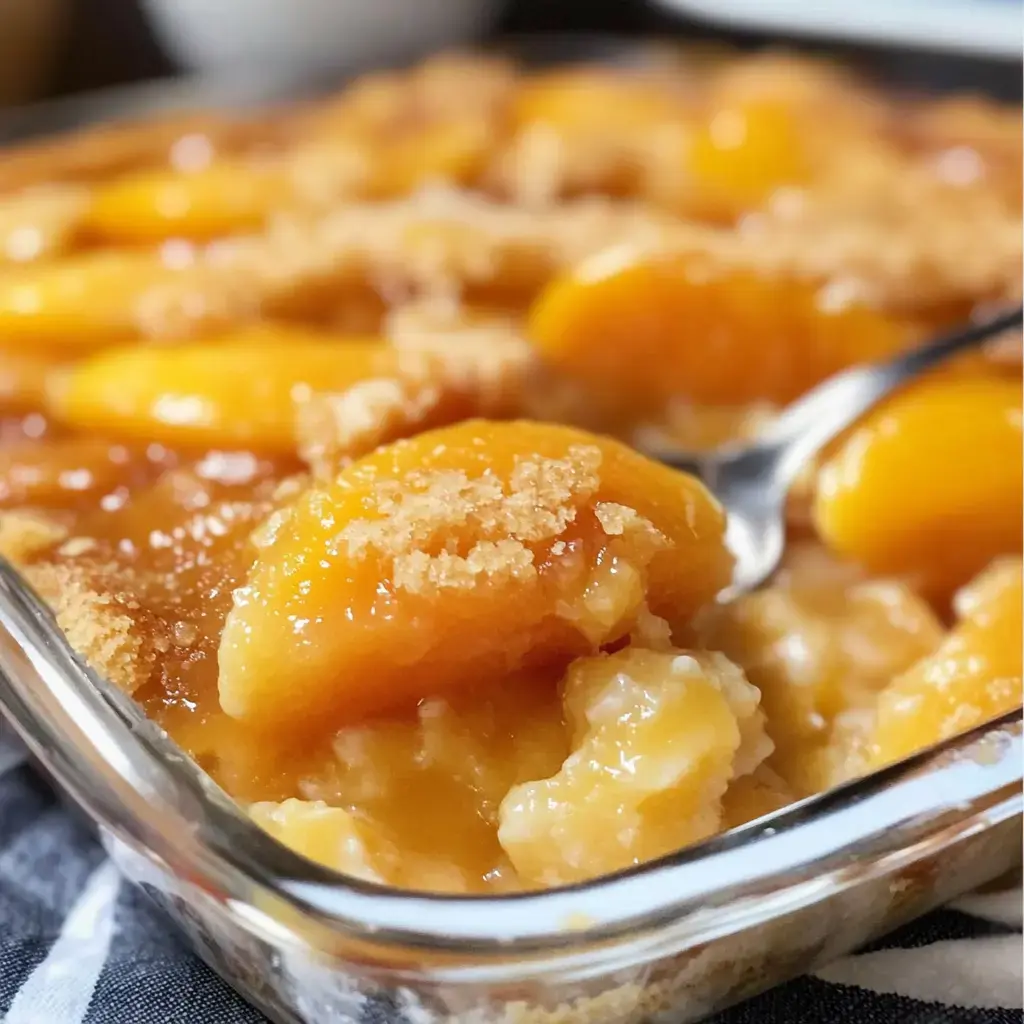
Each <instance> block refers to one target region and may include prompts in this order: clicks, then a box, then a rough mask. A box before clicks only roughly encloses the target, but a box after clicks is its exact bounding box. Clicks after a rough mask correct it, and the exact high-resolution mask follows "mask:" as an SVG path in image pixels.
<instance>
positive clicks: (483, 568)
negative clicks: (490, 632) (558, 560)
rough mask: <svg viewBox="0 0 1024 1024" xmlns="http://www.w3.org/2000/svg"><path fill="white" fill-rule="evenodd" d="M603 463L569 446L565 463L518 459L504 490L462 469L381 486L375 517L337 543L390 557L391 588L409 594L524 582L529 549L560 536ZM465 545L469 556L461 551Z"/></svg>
mask: <svg viewBox="0 0 1024 1024" xmlns="http://www.w3.org/2000/svg"><path fill="white" fill-rule="evenodd" d="M600 464H601V452H600V450H599V449H597V448H594V447H591V446H588V445H574V446H573V447H571V448H570V449H569V451H568V453H567V455H566V457H565V458H562V459H554V458H539V457H538V458H529V459H528V458H523V457H519V458H517V459H516V462H515V465H514V467H513V469H512V472H511V473H510V475H509V480H508V483H507V485H506V484H504V483H503V482H502V481H501V480H500V479H499V478H498V477H497V476H496V475H494V474H493V473H489V472H488V473H485V474H484V475H483V476H480V477H476V478H470V477H469V476H468V475H467V474H466V473H465V472H464V471H462V470H458V471H456V470H421V471H417V472H414V473H410V474H409V475H408V476H407V477H406V478H405V479H404V480H402V481H401V482H398V481H382V482H380V483H377V484H375V485H374V487H373V497H372V505H373V508H374V511H375V512H376V513H377V515H376V516H375V517H373V518H364V519H360V520H356V521H354V522H351V523H349V524H348V525H347V526H346V527H345V528H344V529H343V530H342V531H341V532H340V533H339V534H338V537H337V541H336V543H337V544H338V545H339V546H341V545H344V546H345V547H346V550H347V553H348V556H349V557H350V558H356V559H358V558H365V557H366V556H367V555H368V554H369V552H371V551H376V552H377V553H379V554H381V555H383V556H385V557H386V558H391V559H392V560H393V562H394V581H395V584H396V585H397V586H402V587H405V588H407V589H417V588H418V587H419V586H421V585H424V584H429V585H432V586H435V585H443V586H455V585H466V584H467V583H468V581H470V580H472V579H475V578H477V577H479V576H480V575H481V574H484V575H487V576H488V577H491V578H496V577H497V576H499V575H501V576H502V577H503V578H509V577H514V578H517V579H522V578H525V577H526V576H528V575H531V574H532V573H533V571H534V569H533V557H534V556H533V552H532V551H531V550H530V549H529V548H528V547H527V545H528V544H532V543H538V542H541V541H545V540H550V539H551V538H554V537H557V536H558V535H559V534H560V533H562V531H564V530H565V528H566V527H567V526H568V525H569V524H570V523H571V522H573V521H574V520H575V518H576V513H577V509H578V507H579V505H580V503H582V502H583V501H585V500H586V499H587V498H588V497H590V495H592V494H593V493H594V492H595V491H596V490H597V487H598V484H599V476H598V469H599V467H600ZM462 537H466V538H467V540H466V541H465V542H462V540H461V538H462ZM463 543H465V544H467V545H469V547H468V550H465V551H460V550H459V548H460V547H461V546H462V545H463ZM441 581H443V582H441ZM460 581H461V583H460Z"/></svg>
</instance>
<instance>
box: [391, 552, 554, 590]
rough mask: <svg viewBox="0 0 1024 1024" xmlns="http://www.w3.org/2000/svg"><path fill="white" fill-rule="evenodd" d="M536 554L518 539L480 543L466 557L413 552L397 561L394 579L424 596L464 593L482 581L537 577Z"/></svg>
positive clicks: (402, 586) (502, 581)
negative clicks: (442, 592)
mask: <svg viewBox="0 0 1024 1024" xmlns="http://www.w3.org/2000/svg"><path fill="white" fill-rule="evenodd" d="M533 559H534V555H533V552H532V551H531V550H530V549H529V548H528V547H526V546H525V545H524V544H523V543H522V542H521V541H517V540H498V541H493V540H481V541H477V543H476V544H474V545H473V546H472V547H471V548H470V549H469V553H468V554H467V555H465V556H464V557H463V556H462V555H457V554H453V553H451V552H449V551H440V552H438V553H437V554H436V555H428V554H427V553H426V552H425V551H411V552H410V553H409V554H407V555H398V556H397V557H396V558H395V562H394V569H393V572H392V580H393V582H394V585H395V587H397V588H398V589H399V590H406V591H408V592H409V593H412V594H422V593H426V592H429V591H434V590H446V589H453V590H464V589H468V588H469V587H473V586H476V585H477V584H478V583H479V582H480V581H481V578H486V579H487V580H489V581H491V582H493V583H505V582H507V581H509V580H513V579H514V580H526V579H530V578H531V577H533V576H536V574H537V570H536V567H535V566H534V564H533Z"/></svg>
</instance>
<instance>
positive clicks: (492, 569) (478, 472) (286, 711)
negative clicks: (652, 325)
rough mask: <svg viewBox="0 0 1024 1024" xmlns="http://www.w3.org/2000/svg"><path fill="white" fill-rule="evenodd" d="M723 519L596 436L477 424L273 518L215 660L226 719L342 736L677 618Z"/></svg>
mask: <svg viewBox="0 0 1024 1024" xmlns="http://www.w3.org/2000/svg"><path fill="white" fill-rule="evenodd" d="M723 527H724V518H723V514H722V510H721V508H720V506H718V504H717V503H716V502H715V501H714V499H713V498H712V497H711V496H710V495H709V494H708V492H707V491H706V490H705V489H704V487H703V486H702V485H701V484H700V483H698V482H697V481H696V480H694V479H693V478H691V477H688V476H685V475H683V474H680V473H677V472H675V471H673V470H671V469H668V468H667V467H665V466H662V465H660V464H658V463H655V462H652V461H650V460H648V459H646V458H644V457H643V456H641V455H639V454H637V453H636V452H634V451H632V450H631V449H629V448H627V447H625V446H624V445H621V444H619V443H617V442H615V441H612V440H609V439H607V438H601V437H596V436H594V435H590V434H587V433H585V432H583V431H578V430H573V429H571V428H568V427H561V426H553V425H547V424H539V423H527V422H511V423H492V422H487V421H469V422H465V423H462V424H459V425H457V426H454V427H450V428H446V429H442V430H437V431H432V432H428V433H425V434H420V435H418V436H417V437H415V438H412V439H410V440H407V441H399V442H396V443H394V444H392V445H390V446H388V447H385V448H382V449H379V450H378V451H376V452H374V453H373V454H371V455H368V456H365V457H364V458H362V459H360V460H359V461H357V462H356V463H354V464H353V465H351V466H350V467H349V468H348V469H345V470H343V471H342V472H341V473H340V474H339V475H338V476H337V478H336V479H335V480H334V481H333V482H331V483H330V484H329V485H328V486H326V487H323V488H318V487H314V488H313V489H311V490H309V491H307V492H306V493H305V494H303V495H302V496H301V497H300V498H299V499H298V500H297V501H296V502H295V503H294V505H293V506H292V507H291V508H290V509H287V510H285V511H282V512H281V513H280V514H278V515H275V516H272V517H271V520H270V521H269V522H268V523H267V525H266V528H265V529H264V530H263V531H262V532H261V534H260V535H259V536H258V538H257V542H258V544H259V546H260V552H259V555H258V557H257V560H256V563H255V565H254V566H253V569H252V571H251V573H250V575H249V578H248V581H247V583H246V584H245V586H243V587H241V588H240V589H239V590H237V591H236V593H235V606H234V608H233V609H232V611H231V613H230V614H229V616H228V621H227V624H226V626H225V629H224V635H223V638H222V642H221V648H220V681H219V689H220V700H221V705H222V707H223V708H224V710H225V711H226V712H227V713H228V714H230V715H233V716H235V717H238V718H241V719H244V720H249V721H253V722H266V723H270V722H280V723H282V724H283V723H289V722H302V721H306V722H309V721H310V720H311V719H312V720H315V719H317V718H319V719H321V720H322V721H323V722H324V723H325V724H326V723H328V722H334V723H336V724H339V725H340V724H343V723H345V722H352V721H354V720H356V719H358V718H359V717H360V716H364V715H366V714H370V713H373V712H377V711H383V710H386V709H389V708H394V707H401V706H403V705H406V706H408V705H411V704H415V702H416V701H417V700H419V699H420V698H422V697H425V696H429V695H432V694H440V693H443V692H447V691H450V690H456V689H459V688H463V689H464V688H466V687H471V686H474V685H475V686H477V687H486V686H490V685H500V681H501V680H502V679H504V678H506V677H508V676H509V675H510V674H511V673H514V672H516V671H518V670H520V669H523V670H530V669H533V668H535V667H541V666H545V665H551V664H554V665H558V664H563V665H564V664H565V663H566V662H567V661H568V660H570V659H571V658H572V657H574V656H577V655H580V654H586V653H591V652H593V651H596V650H598V649H599V648H600V647H601V646H602V645H603V644H606V643H610V642H612V641H615V640H617V639H620V638H621V637H623V636H625V635H626V634H627V633H629V631H630V630H631V628H632V627H633V625H634V624H635V622H636V620H637V617H638V616H639V615H640V614H641V613H642V612H643V611H644V609H645V607H646V606H648V605H649V607H650V609H651V611H653V612H654V613H655V614H658V615H665V616H671V617H672V619H673V621H675V620H678V619H680V618H682V619H684V620H685V619H686V618H687V617H688V616H689V615H691V614H692V613H693V612H694V611H695V610H696V609H697V608H698V607H699V606H701V605H702V604H704V603H705V602H707V601H709V600H710V599H711V598H713V597H714V595H715V594H716V593H717V592H718V591H719V590H720V589H721V588H722V586H724V585H725V583H726V582H727V581H728V579H729V575H730V571H731V558H730V556H729V555H728V553H727V551H726V549H725V547H724V544H723Z"/></svg>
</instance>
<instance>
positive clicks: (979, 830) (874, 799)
mask: <svg viewBox="0 0 1024 1024" xmlns="http://www.w3.org/2000/svg"><path fill="white" fill-rule="evenodd" d="M0 625H2V626H3V630H2V631H0V710H2V711H3V713H4V714H6V715H7V716H8V718H9V719H10V721H11V723H12V724H13V725H14V727H15V729H16V730H17V732H19V733H20V734H21V736H22V738H23V739H24V740H25V742H26V743H27V744H28V746H29V748H30V749H31V751H32V752H33V753H34V754H35V756H36V758H37V759H38V761H39V763H40V764H41V765H42V766H43V768H44V769H45V770H46V772H47V773H48V774H49V775H50V776H51V777H52V778H53V780H54V781H55V783H56V784H57V785H58V787H60V789H61V790H63V791H64V793H65V794H67V795H68V796H69V797H70V798H71V799H72V800H73V801H74V802H75V803H76V804H78V805H79V806H80V807H81V808H83V809H84V810H85V811H86V813H87V814H88V815H89V816H90V817H91V818H92V819H93V820H94V821H95V822H96V823H97V825H98V826H99V829H100V833H101V836H102V839H103V842H104V844H105V846H106V848H107V851H108V852H109V854H110V856H111V858H112V859H113V860H114V862H115V863H116V864H117V865H118V867H119V868H120V869H121V871H122V872H123V873H124V874H125V875H126V876H127V877H128V878H129V879H130V880H131V881H133V882H135V883H136V884H138V885H139V886H141V887H142V888H143V889H144V890H145V891H146V892H147V893H148V894H149V896H150V897H151V898H152V899H153V900H154V902H156V903H157V905H158V906H160V907H161V908H162V909H163V910H164V911H165V912H166V913H167V914H168V916H169V917H170V918H171V920H172V921H173V922H174V923H175V924H176V925H177V926H178V927H179V929H180V930H181V931H182V932H183V933H184V935H185V936H186V938H187V939H188V940H189V942H190V943H191V945H192V946H193V948H194V949H195V950H196V952H197V953H198V954H199V955H200V956H201V957H202V958H203V959H204V960H205V961H206V962H207V963H208V964H209V965H210V966H211V967H213V968H214V969H215V970H216V971H217V972H218V973H220V974H221V975H222V976H223V977H224V978H225V979H226V980H227V981H228V982H230V983H231V984H232V985H233V986H235V988H237V989H238V990H239V991H240V992H241V993H242V994H243V995H245V996H246V997H247V998H248V999H250V1000H251V1001H252V1002H253V1003H255V1004H256V1005H257V1006H259V1007H260V1008H261V1009H262V1010H263V1011H264V1012H265V1013H267V1014H268V1015H269V1016H270V1017H271V1018H273V1019H274V1020H277V1021H281V1022H288V1024H298V1022H302V1024H320V1022H323V1021H349V1020H351V1021H356V1020H365V1019H367V1018H366V1016H365V1014H366V1013H367V1011H368V1009H369V1008H370V1007H371V1006H372V1005H374V1004H377V1005H379V1006H380V1009H381V1010H382V1011H386V1019H388V1020H389V1021H391V1020H394V1021H400V1022H408V1024H433V1022H435V1021H437V1022H440V1021H449V1022H454V1021H459V1022H466V1024H470V1022H472V1024H486V1022H490V1021H504V1022H512V1021H516V1022H525V1021H527V1020H529V1021H531V1022H537V1024H541V1022H548V1021H550V1022H552V1024H554V1022H556V1021H557V1022H558V1024H576V1022H579V1024H584V1022H586V1024H596V1022H601V1024H632V1022H635V1021H642V1020H652V1019H654V1020H658V1019H665V1020H672V1021H691V1020H696V1019H699V1018H700V1017H703V1016H705V1015H706V1014H708V1013H711V1012H713V1011H715V1010H717V1009H720V1008H722V1007H724V1006H727V1005H729V1004H731V1003H734V1002H736V1001H738V1000H741V999H744V998H746V997H748V996H751V995H754V994H755V993H757V992H759V991H761V990H763V989H765V988H768V987H770V986H772V985H774V984H777V983H778V982H781V981H783V980H785V979H787V978H789V977H792V976H793V975H795V974H798V973H800V972H802V971H805V970H808V969H811V968H813V967H814V966H815V965H817V964H821V963H824V962H826V961H828V960H830V959H833V958H834V957H836V956H839V955H840V954H842V953H844V952H846V951H848V950H850V949H852V948H854V947H856V946H858V945H860V944H862V943H864V942H866V941H868V940H869V939H871V938H872V937H874V936H876V935H879V934H881V933H883V932H885V931H888V930H890V929H892V928H894V927H896V926H897V925H899V924H901V923H902V922H904V921H906V920H908V919H910V918H912V917H914V916H916V915H918V914H921V913H923V912H924V911H926V910H928V909H929V908H931V907H933V906H935V905H937V904H939V903H941V902H943V901H945V900H948V899H951V898H952V897H954V896H957V895H959V894H961V893H963V892H966V891H967V890H969V889H972V888H974V887H976V886H978V885H981V884H982V883H984V882H987V881H989V880H991V879H993V878H995V877H997V876H999V875H1001V874H1003V873H1004V872H1005V871H1008V870H1009V869H1011V868H1012V867H1014V866H1015V865H1016V864H1017V863H1018V862H1019V861H1020V856H1021V812H1022V806H1024V797H1022V793H1021V782H1022V771H1021V769H1022V763H1024V762H1022V756H1024V743H1022V735H1021V715H1020V712H1019V711H1018V712H1014V713H1012V714H1009V715H1006V716H1003V717H1002V718H1000V719H998V720H996V721H993V722H992V723H990V724H988V725H986V726H983V727H980V728H978V729H975V730H973V731H972V732H970V733H968V734H966V735H964V736H961V737H958V738H956V739H954V740H951V741H949V742H947V743H945V744H943V745H941V746H940V747H937V748H934V749H932V750H929V751H926V752H924V753H922V754H919V755H917V756H915V757H913V758H910V759H909V760H907V761H904V762H902V763H900V764H897V765H894V766H893V767H891V768H888V769H886V770H884V771H881V772H878V773H875V774H873V775H871V776H869V777H867V778H865V779H862V780H860V781H857V782H855V783H852V784H849V785H847V786H844V787H842V788H840V789H837V790H834V791H832V792H829V793H825V794H822V795H820V796H817V797H814V798H812V799H810V800H805V801H803V802H801V803H799V804H796V805H793V806H791V807H789V808H786V809H785V810H783V811H780V812H778V813H776V814H774V815H772V816H770V817H768V818H763V819H760V820H759V821H757V822H754V823H752V824H750V825H747V826H745V827H743V828H741V829H737V830H735V831H734V832H731V833H728V834H726V835H723V836H719V837H717V838H715V839H712V840H710V841H708V842H705V843H703V844H701V845H699V846H696V847H693V848H692V849H687V850H684V851H682V852H681V853H678V854H676V855H674V856H671V857H668V858H665V859H663V860H660V861H657V862H654V863H651V864H646V865H644V866H642V867H639V868H636V869H633V870H630V871H626V872H623V873H620V874H617V875H614V876H610V877H606V878H602V879H599V880H597V881H594V882H590V883H588V884H585V885H577V886H573V887H570V888H565V889H557V890H550V891H545V892H540V893H527V894H523V895H516V896H504V897H451V896H435V895H422V894H417V893H411V892H398V891H395V890H391V889H387V888H384V887H380V886H375V885H371V884H367V883H363V882H358V881H355V880H350V879H345V878H342V877H341V876H339V875H336V874H334V873H333V872H331V871H329V870H327V869H325V868H321V867H319V866H317V865H315V864H313V863H312V862H310V861H307V860H305V859H304V858H302V857H300V856H299V855H297V854H294V853H292V852H290V851H289V850H287V849H286V848H285V847H283V846H280V845H279V844H278V843H277V842H276V841H275V840H273V839H271V838H270V837H269V836H267V835H266V834H265V833H263V832H262V831H260V829H259V828H258V827H257V826H256V825H255V824H253V823H252V822H251V821H250V820H249V819H248V817H247V816H246V815H245V814H244V813H242V811H241V810H240V809H239V808H238V806H237V805H236V804H234V803H233V801H231V799H230V798H229V797H228V796H227V795H226V794H225V793H223V792H222V791H221V790H219V789H218V788H217V787H216V786H215V785H214V784H213V783H212V782H211V781H210V779H209V778H208V777H207V776H205V775H204V774H203V773H202V771H201V770H200V769H199V768H198V767H197V766H196V765H195V764H194V763H193V762H192V761H191V760H189V759H188V758H186V757H185V756H184V755H183V754H181V752H180V751H178V750H177V748H175V747H174V745H173V744H172V743H171V742H170V740H169V739H168V738H167V737H166V735H164V734H163V733H162V732H161V731H160V730H159V729H157V728H156V726H154V725H153V724H152V723H151V722H149V721H148V720H146V718H145V717H144V715H143V714H142V712H141V710H140V709H139V708H138V706H137V705H135V704H134V703H133V702H132V701H131V700H130V699H129V698H128V697H126V696H125V695H124V694H122V693H121V692H120V691H119V690H117V688H116V687H114V686H113V685H112V684H110V683H107V682H106V681H105V680H103V679H101V678H99V677H97V676H96V675H95V674H94V673H92V672H90V671H89V670H88V669H87V668H85V667H84V666H83V665H82V663H81V662H79V661H78V660H77V658H76V657H75V655H74V654H73V652H72V651H71V649H70V647H69V646H68V644H67V642H66V641H65V639H64V636H63V634H62V633H61V631H60V630H59V628H58V627H57V625H56V623H55V621H54V620H53V618H52V617H51V615H50V614H49V612H48V611H47V609H46V608H45V607H44V606H43V605H42V604H41V602H40V601H39V600H38V599H37V598H36V597H35V595H34V594H33V593H32V592H31V590H30V589H29V588H28V587H27V586H26V585H25V584H24V583H23V582H22V580H21V578H20V577H19V576H18V574H17V572H16V571H15V570H14V569H12V568H11V567H10V566H9V565H8V564H6V563H3V564H0Z"/></svg>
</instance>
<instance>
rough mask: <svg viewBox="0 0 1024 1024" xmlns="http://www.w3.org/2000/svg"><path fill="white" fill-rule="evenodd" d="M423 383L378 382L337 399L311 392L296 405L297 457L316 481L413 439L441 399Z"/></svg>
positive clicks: (436, 388) (364, 383) (432, 386)
mask: <svg viewBox="0 0 1024 1024" xmlns="http://www.w3.org/2000/svg"><path fill="white" fill-rule="evenodd" d="M442 396H443V394H442V391H441V388H440V387H439V386H438V385H436V384H433V383H430V382H428V381H425V380H423V379H422V378H413V377H410V378H399V377H379V378H375V379H372V380H366V381H361V382H360V383H358V384H356V385H354V386H353V387H351V388H349V389H348V390H347V391H343V392H341V393H338V394H333V393H317V392H314V393H312V394H310V395H309V396H308V397H305V398H304V399H303V400H302V401H300V402H298V403H297V405H296V436H297V438H298V442H299V454H300V456H301V457H302V459H303V460H304V461H305V462H306V463H308V465H309V466H310V468H311V469H312V470H313V472H314V473H315V474H316V475H317V476H319V477H332V476H333V475H334V474H335V473H337V471H338V470H339V469H340V468H341V466H342V465H343V464H344V462H345V460H347V459H351V458H355V457H357V456H359V455H361V454H363V453H365V452H368V451H371V450H372V449H373V448H375V447H377V445H379V444H383V443H384V442H385V441H389V440H392V439H394V438H396V437H401V436H403V435H405V434H408V433H412V432H413V431H414V430H415V429H416V428H417V427H418V426H421V425H422V424H423V423H424V421H425V420H426V419H427V417H428V416H429V414H430V413H431V412H432V411H433V410H434V409H436V408H437V406H438V404H439V403H440V401H441V399H442Z"/></svg>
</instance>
